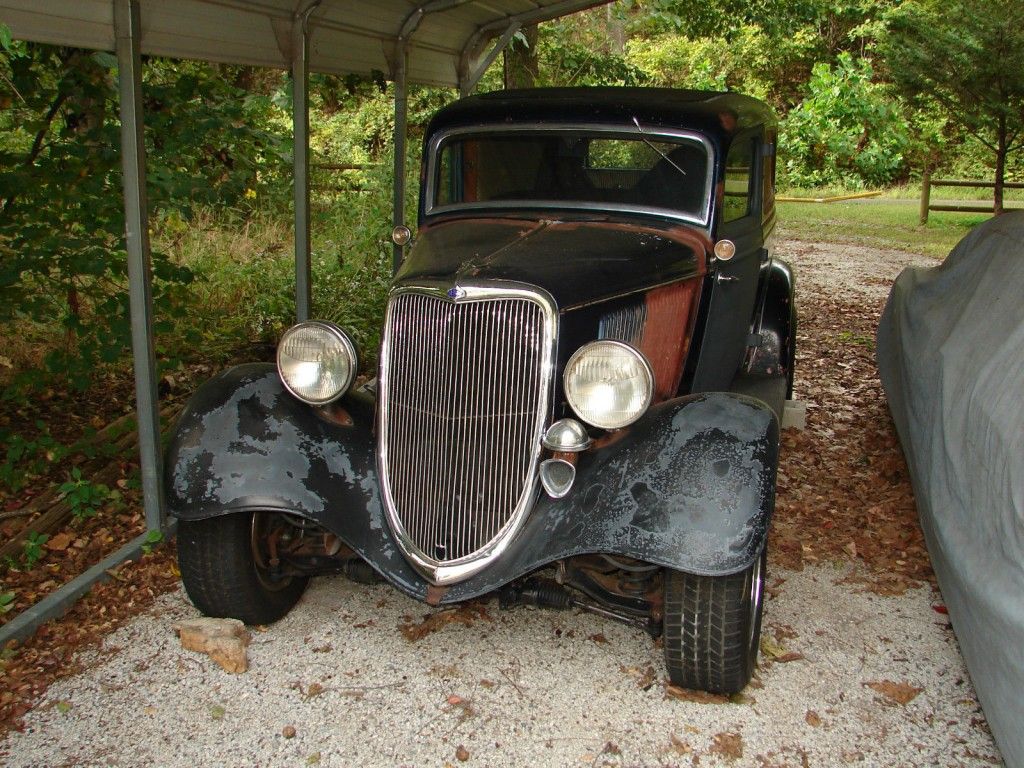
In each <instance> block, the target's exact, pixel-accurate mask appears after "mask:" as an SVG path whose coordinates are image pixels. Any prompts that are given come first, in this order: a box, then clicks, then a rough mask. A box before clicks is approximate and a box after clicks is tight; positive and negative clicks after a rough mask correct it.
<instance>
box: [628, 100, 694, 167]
mask: <svg viewBox="0 0 1024 768" xmlns="http://www.w3.org/2000/svg"><path fill="white" fill-rule="evenodd" d="M633 125H635V126H636V129H637V131H638V132H639V133H640V138H641V139H642V140H643V142H644V144H646V145H647V146H648V147H650V148H651V149H653V150H654V151H655V152H657V153H658V154H659V155H661V157H662V159H663V160H664V161H665V162H667V163H668V164H669V165H671V166H672V167H673V168H675V169H676V170H677V171H679V172H680V173H681V174H683V176H685V175H686V171H684V170H683V169H682V168H680V167H679V166H678V165H677V164H676V161H675V160H673V159H672V158H671V157H669V156H668V155H666V154H665V153H664V152H662V151H661V150H660V149H658V147H657V146H655V144H654V142H653V141H651V140H650V139H648V138H647V134H646V133H644V129H643V128H641V127H640V121H639V120H638V119H637V118H636V115H634V116H633Z"/></svg>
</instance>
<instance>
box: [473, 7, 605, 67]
mask: <svg viewBox="0 0 1024 768" xmlns="http://www.w3.org/2000/svg"><path fill="white" fill-rule="evenodd" d="M609 2H611V0H562V2H559V3H552V4H551V5H543V6H537V7H535V8H533V9H531V10H529V11H523V12H522V13H513V14H508V15H507V16H503V17H502V18H500V19H495V20H494V21H490V22H488V23H486V24H482V25H481V26H479V27H477V29H476V31H475V32H474V33H473V34H472V35H470V36H469V37H468V38H467V39H466V42H465V43H463V45H462V52H461V54H460V55H459V61H458V64H457V68H456V74H457V75H458V78H459V83H460V87H461V84H462V83H463V82H468V80H469V78H470V74H469V73H470V67H471V65H472V63H473V60H474V59H477V58H479V56H480V55H481V54H482V53H483V50H484V48H485V47H486V46H487V43H488V42H489V41H490V40H492V39H494V38H495V37H498V36H499V35H503V34H506V33H507V32H508V30H509V29H510V28H511V27H512V26H513V25H518V27H517V28H522V27H528V26H530V25H531V24H539V23H540V22H542V21H551V20H552V19H557V18H558V17H560V16H568V15H569V14H571V13H578V12H579V11H585V10H587V9H589V8H596V7H597V6H599V5H607V4H608V3H609ZM512 34H513V35H514V34H515V32H513V33H512ZM480 74H481V75H482V74H483V73H480ZM477 79H478V80H479V76H478V78H477Z"/></svg>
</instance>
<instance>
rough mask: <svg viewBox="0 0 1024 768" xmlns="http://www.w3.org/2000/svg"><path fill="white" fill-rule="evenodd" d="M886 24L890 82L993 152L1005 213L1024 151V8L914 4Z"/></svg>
mask: <svg viewBox="0 0 1024 768" xmlns="http://www.w3.org/2000/svg"><path fill="white" fill-rule="evenodd" d="M886 21H887V23H888V33H887V34H886V35H885V36H884V37H883V38H882V41H881V45H880V50H881V52H882V54H883V55H884V57H885V60H886V62H887V66H888V71H889V75H890V76H891V77H892V79H893V81H894V82H895V83H896V84H897V85H898V86H899V87H900V89H901V90H902V91H903V92H904V93H905V94H906V96H907V98H908V99H909V100H911V101H912V103H915V104H924V105H928V104H937V105H938V106H939V108H940V110H941V112H942V113H943V114H944V116H945V117H946V119H947V120H949V121H950V122H951V123H953V124H955V125H957V126H958V127H959V128H961V129H963V130H965V131H966V132H967V133H968V134H970V135H971V136H973V137H974V138H975V139H977V140H978V141H980V142H981V143H982V144H983V145H984V146H986V147H988V148H989V149H990V150H991V151H992V153H993V154H994V155H995V168H996V174H995V175H996V205H997V207H999V206H1000V205H1001V201H1002V190H1001V184H1002V181H1003V175H1004V167H1005V164H1006V160H1007V155H1008V154H1009V153H1011V152H1014V151H1015V150H1018V149H1020V148H1021V147H1022V146H1024V4H1022V3H1021V2H1020V1H1019V0H941V2H940V0H907V2H904V3H903V4H901V5H900V6H899V7H898V8H895V9H893V10H892V11H891V12H890V13H889V14H888V15H887V16H886Z"/></svg>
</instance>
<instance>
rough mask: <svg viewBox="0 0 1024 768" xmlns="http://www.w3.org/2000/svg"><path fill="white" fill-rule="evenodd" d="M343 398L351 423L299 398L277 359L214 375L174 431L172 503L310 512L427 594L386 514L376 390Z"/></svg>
mask: <svg viewBox="0 0 1024 768" xmlns="http://www.w3.org/2000/svg"><path fill="white" fill-rule="evenodd" d="M341 406H342V407H343V408H344V409H345V411H346V413H347V415H348V417H349V420H350V422H351V423H350V424H347V425H341V424H339V423H337V422H336V421H331V420H328V419H326V418H324V417H323V416H322V415H319V414H318V411H317V409H315V408H313V407H311V406H309V405H306V404H305V403H302V402H300V401H299V400H297V399H296V398H295V397H294V396H292V395H291V394H290V393H289V392H287V390H285V388H284V386H283V385H282V384H281V379H280V377H279V376H278V374H277V371H276V369H275V368H274V366H273V365H268V364H264V363H253V364H248V365H240V366H237V367H235V368H232V369H230V370H228V371H225V372H224V373H222V374H220V375H218V376H216V377H214V378H213V379H211V380H210V381H208V382H206V383H205V384H204V385H203V386H202V387H200V388H199V390H198V391H197V392H196V393H195V395H194V396H193V397H192V400H191V401H189V404H188V406H187V407H186V408H185V410H184V412H183V413H182V415H181V418H180V419H179V420H178V423H177V426H176V427H175V429H174V431H173V433H172V434H171V440H170V443H169V445H168V448H167V455H166V459H165V462H164V493H165V497H166V499H167V508H168V511H169V512H170V514H171V515H173V516H175V517H177V518H179V519H182V520H199V519H203V518H207V517H215V516H217V515H224V514H231V513H234V512H257V511H271V510H272V511H281V512H290V513H293V514H297V515H301V516H302V517H306V518H309V519H310V520H313V521H315V522H317V523H319V524H320V525H322V526H323V527H324V528H326V529H327V530H329V531H331V532H333V533H334V534H336V535H337V536H338V537H339V538H341V539H342V541H344V542H345V543H346V544H347V545H348V546H350V547H351V548H352V549H354V550H355V551H356V552H358V553H359V554H360V555H361V556H362V557H363V558H365V559H366V560H368V561H369V562H370V563H371V564H373V565H374V567H376V568H377V569H378V570H379V571H380V572H381V573H382V574H384V575H385V576H387V577H388V578H389V579H390V580H391V581H392V582H394V583H395V585H396V586H398V587H400V588H402V589H403V590H405V591H406V592H408V593H409V594H412V595H414V596H419V597H422V596H423V595H424V594H425V593H426V583H425V582H424V581H423V579H422V578H421V577H420V576H419V574H417V573H416V572H415V571H413V569H412V568H411V567H410V566H409V564H408V563H407V562H406V561H405V558H403V557H402V555H401V553H400V551H399V549H398V546H397V544H396V543H395V540H394V538H393V537H392V535H391V530H390V528H389V527H388V526H387V524H386V522H385V519H384V511H383V507H382V506H381V496H380V484H379V482H378V479H377V465H376V453H375V446H374V441H373V414H374V401H373V398H372V397H370V396H368V395H359V394H351V393H350V394H349V395H346V396H345V397H343V398H342V400H341Z"/></svg>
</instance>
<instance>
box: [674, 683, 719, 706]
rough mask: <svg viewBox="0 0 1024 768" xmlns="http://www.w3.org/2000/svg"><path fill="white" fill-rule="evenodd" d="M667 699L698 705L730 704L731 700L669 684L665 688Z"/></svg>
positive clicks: (715, 694)
mask: <svg viewBox="0 0 1024 768" xmlns="http://www.w3.org/2000/svg"><path fill="white" fill-rule="evenodd" d="M665 698H666V699H679V700H680V701H692V702H694V703H696V704H728V703H729V698H728V697H727V696H721V695H719V694H717V693H708V692H707V691H691V690H690V689H689V688H680V687H679V686H678V685H672V684H671V683H669V684H668V685H666V686H665Z"/></svg>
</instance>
